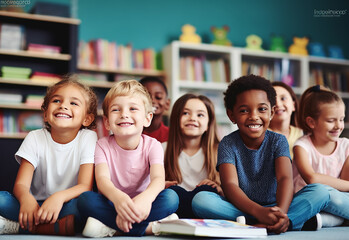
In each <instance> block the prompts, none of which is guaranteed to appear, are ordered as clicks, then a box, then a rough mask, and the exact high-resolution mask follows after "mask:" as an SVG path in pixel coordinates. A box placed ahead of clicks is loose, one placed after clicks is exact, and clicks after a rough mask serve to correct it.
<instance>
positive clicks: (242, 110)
mask: <svg viewBox="0 0 349 240" xmlns="http://www.w3.org/2000/svg"><path fill="white" fill-rule="evenodd" d="M240 113H248V111H247V109H240Z"/></svg>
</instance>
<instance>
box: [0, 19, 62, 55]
mask: <svg viewBox="0 0 349 240" xmlns="http://www.w3.org/2000/svg"><path fill="white" fill-rule="evenodd" d="M0 48H1V49H6V50H28V51H30V52H38V53H47V54H55V53H60V52H61V51H62V49H61V47H59V46H52V45H46V44H38V43H27V42H26V29H25V27H24V26H23V25H20V24H12V23H1V24H0Z"/></svg>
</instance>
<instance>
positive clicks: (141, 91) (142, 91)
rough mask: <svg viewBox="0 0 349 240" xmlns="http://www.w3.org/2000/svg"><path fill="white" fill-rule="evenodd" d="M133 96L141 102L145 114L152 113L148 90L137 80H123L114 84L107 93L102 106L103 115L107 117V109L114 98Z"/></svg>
mask: <svg viewBox="0 0 349 240" xmlns="http://www.w3.org/2000/svg"><path fill="white" fill-rule="evenodd" d="M133 95H136V96H138V97H140V98H141V99H142V100H143V103H144V108H145V112H146V113H150V112H153V105H152V100H151V97H150V94H149V92H148V90H147V89H146V88H145V87H144V86H143V85H142V84H141V83H139V82H138V81H137V80H124V81H120V82H117V83H116V84H114V86H113V87H112V88H111V89H110V90H109V91H108V93H107V95H106V96H105V98H104V101H103V105H102V108H103V115H104V116H105V117H108V109H109V106H110V103H111V102H112V101H113V99H114V98H116V97H120V96H133Z"/></svg>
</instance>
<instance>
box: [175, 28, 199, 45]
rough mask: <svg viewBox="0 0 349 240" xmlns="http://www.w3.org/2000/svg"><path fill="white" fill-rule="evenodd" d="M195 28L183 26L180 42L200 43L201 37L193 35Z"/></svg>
mask: <svg viewBox="0 0 349 240" xmlns="http://www.w3.org/2000/svg"><path fill="white" fill-rule="evenodd" d="M195 31H196V28H195V27H194V26H193V25H190V24H185V25H183V26H182V35H181V36H180V37H179V40H180V41H181V42H191V43H201V37H200V36H199V35H198V34H196V33H195Z"/></svg>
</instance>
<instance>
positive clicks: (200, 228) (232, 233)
mask: <svg viewBox="0 0 349 240" xmlns="http://www.w3.org/2000/svg"><path fill="white" fill-rule="evenodd" d="M159 225H160V226H159V227H160V228H159V232H160V234H161V235H167V234H180V235H191V236H202V237H222V238H265V237H266V236H267V230H266V229H265V228H259V227H254V226H250V225H244V224H240V223H237V222H234V221H227V220H218V219H185V218H182V219H177V220H165V221H160V222H159Z"/></svg>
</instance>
